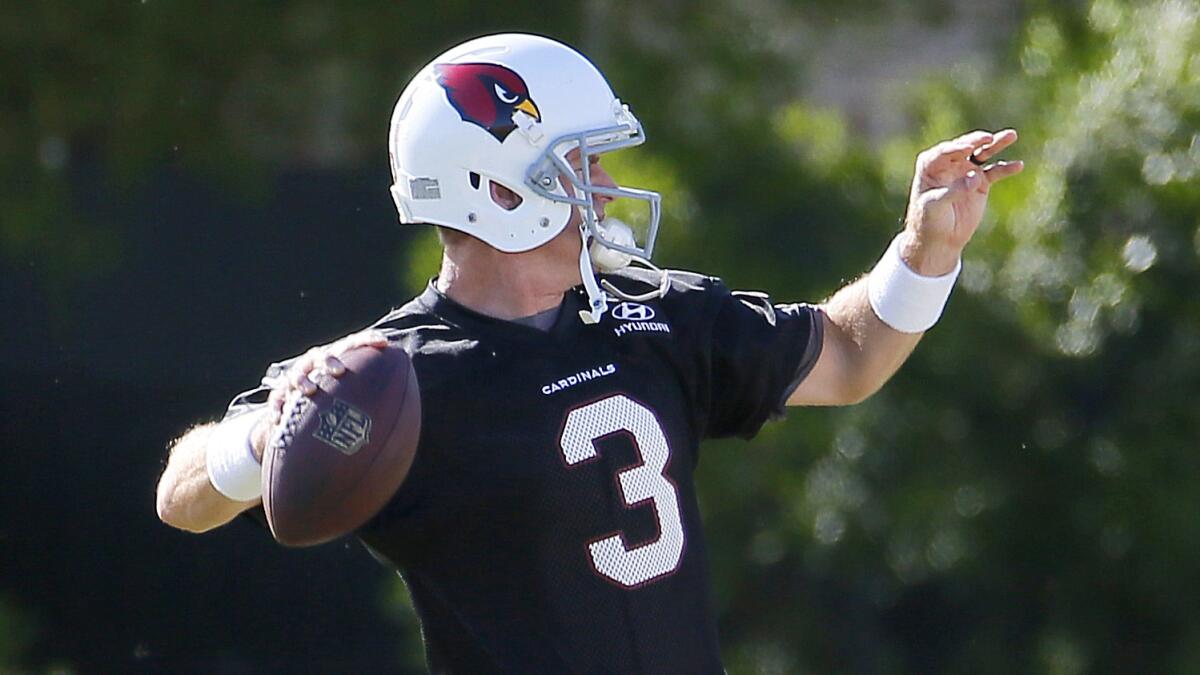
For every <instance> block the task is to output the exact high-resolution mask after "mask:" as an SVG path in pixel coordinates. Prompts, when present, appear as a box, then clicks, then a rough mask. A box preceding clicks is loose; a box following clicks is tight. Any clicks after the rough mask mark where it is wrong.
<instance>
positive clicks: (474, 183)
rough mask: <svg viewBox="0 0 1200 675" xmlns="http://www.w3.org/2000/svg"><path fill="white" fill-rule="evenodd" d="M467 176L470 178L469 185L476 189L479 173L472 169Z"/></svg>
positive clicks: (477, 187)
mask: <svg viewBox="0 0 1200 675" xmlns="http://www.w3.org/2000/svg"><path fill="white" fill-rule="evenodd" d="M467 177H468V178H470V180H471V187H473V188H475V189H476V190H478V189H479V174H477V173H475V172H474V171H472V172H471V173H470V174H468V176H467Z"/></svg>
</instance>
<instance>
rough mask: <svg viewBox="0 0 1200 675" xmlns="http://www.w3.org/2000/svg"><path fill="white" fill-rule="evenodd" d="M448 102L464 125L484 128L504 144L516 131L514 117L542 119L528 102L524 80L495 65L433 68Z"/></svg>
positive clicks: (530, 102) (458, 65)
mask: <svg viewBox="0 0 1200 675" xmlns="http://www.w3.org/2000/svg"><path fill="white" fill-rule="evenodd" d="M434 72H435V73H437V82H438V84H440V85H442V88H444V89H445V90H446V99H447V100H449V101H450V105H452V106H454V109H455V110H457V111H458V114H459V115H460V116H461V117H462V119H463V121H464V122H470V123H471V124H476V125H479V126H480V127H483V128H484V129H486V130H487V131H488V133H490V134H491V135H493V136H495V137H496V140H498V141H500V142H501V143H503V142H504V139H506V138H508V135H509V134H511V133H512V132H513V129H516V128H517V124H516V122H514V121H513V116H514V115H516V114H517V112H518V111H519V112H523V113H525V114H526V115H529V116H530V117H532V118H533V119H534V120H536V121H539V122H540V121H541V119H542V115H541V113H540V112H538V108H537V106H536V105H534V103H533V99H531V98H529V88H528V87H526V86H525V80H523V79H521V76H520V75H517V74H516V73H514V72H513V71H511V70H509V69H508V68H505V67H504V66H498V65H496V64H493V63H442V64H438V65H436V66H434Z"/></svg>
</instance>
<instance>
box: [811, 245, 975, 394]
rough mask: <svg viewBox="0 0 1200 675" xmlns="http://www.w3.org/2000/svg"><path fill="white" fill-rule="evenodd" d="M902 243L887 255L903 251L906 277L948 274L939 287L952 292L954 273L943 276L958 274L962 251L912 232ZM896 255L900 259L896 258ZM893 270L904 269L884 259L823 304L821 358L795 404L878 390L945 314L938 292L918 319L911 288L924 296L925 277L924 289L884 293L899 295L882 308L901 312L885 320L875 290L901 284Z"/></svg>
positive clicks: (920, 306)
mask: <svg viewBox="0 0 1200 675" xmlns="http://www.w3.org/2000/svg"><path fill="white" fill-rule="evenodd" d="M896 243H897V246H896V247H895V248H893V249H892V250H889V251H888V252H887V253H886V254H885V260H886V259H889V256H896V255H897V254H899V259H900V261H902V262H903V267H906V268H907V270H904V271H903V273H902V276H903V275H910V276H911V275H912V274H913V273H914V272H915V273H917V274H918V275H920V276H922V277H926V278H929V277H934V276H937V277H942V279H944V280H946V281H945V282H941V281H938V282H935V285H936V286H939V287H940V288H942V292H948V291H949V286H947V285H945V284H947V283H953V277H947V276H943V275H945V274H946V273H947V272H953V270H954V269H955V267H956V266H957V264H958V260H959V256H960V255H961V251H960V250H959V251H954V250H947V249H945V248H943V247H940V246H931V245H929V244H928V243H924V242H917V241H914V239H913V238H912V237H911V236H908V235H907V234H906V235H903V236H901V237H900V238H899V239H897V242H896ZM891 259H892V260H894V257H893V258H891ZM893 269H898V267H897V266H895V265H892V266H891V267H889V266H888V265H884V264H883V263H882V262H881V266H879V267H876V269H875V270H874V271H873V272H872V273H871V274H870V275H868V276H865V277H863V278H861V279H859V280H858V281H855V282H854V283H852V284H849V285H847V286H845V287H844V288H842V289H841V290H839V291H838V292H837V293H835V294H834V295H833V297H831V298H830V299H829V300H826V301H825V302H824V303H822V304H821V306H820V307H821V309H822V312H823V314H824V319H823V321H824V343H823V345H822V350H821V357H820V359H819V360H818V361H817V364H816V366H815V367H814V368H813V370H812V372H811V373H810V374H809V376H808V378H806V379H805V381H804V382H802V383H801V384H800V386H799V387H798V388H797V389H796V391H795V392H794V393H793V394H792V396H791V397H790V398H789V399H788V404H789V405H846V404H853V403H858V402H860V401H862V400H863V399H865V398H867V397H868V396H870V395H871V394H874V393H875V392H876V391H878V390H879V389H880V387H882V386H883V385H884V384H885V383H886V382H887V381H888V380H889V379H891V377H892V375H894V374H895V373H896V371H897V370H899V368H900V366H901V364H903V363H904V361H905V360H906V359H907V358H908V356H909V355H910V354H911V353H912V351H913V349H914V348H915V347H916V345H917V342H919V341H920V339H921V337H922V335H924V331H923V330H922V328H925V327H927V326H928V325H930V323H932V321H934V320H936V317H937V314H940V310H941V305H942V303H944V301H945V295H939V293H934V296H937V297H933V298H925V299H924V300H923V301H916V305H915V306H916V307H917V308H918V309H919V310H920V311H919V312H917V315H918V316H916V317H914V315H913V314H912V308H913V306H912V302H914V301H915V300H914V296H913V295H912V293H911V292H912V291H915V292H916V296H915V297H923V296H922V293H923V290H922V287H923V286H924V285H925V284H926V283H927V282H926V281H924V280H919V281H918V287H911V288H906V287H904V286H903V285H902V286H901V287H900V288H898V289H897V288H895V287H892V288H891V290H889V291H886V292H884V293H882V294H881V295H880V296H879V297H880V298H882V297H884V296H886V295H888V294H891V296H892V297H893V299H891V300H879V298H877V300H879V301H880V302H883V305H880V306H879V307H884V308H885V309H886V308H889V307H890V311H891V313H892V314H897V312H898V313H899V315H898V316H892V320H891V322H888V321H885V320H884V319H881V318H880V313H879V312H878V311H877V307H876V306H875V305H873V303H872V299H871V298H872V296H871V288H872V287H875V288H876V290H877V291H878V290H879V289H880V288H889V284H893V283H895V281H890V282H889V281H888V279H893V278H894V277H893V274H892V273H891V272H889V270H893ZM881 276H882V278H876V277H881ZM881 285H882V286H881ZM897 290H899V291H900V293H899V294H900V295H901V296H902V298H903V299H906V300H907V302H902V303H901V305H900V307H899V309H898V308H897V307H896V306H894V305H892V304H891V303H894V302H895V300H894V296H895V294H896V292H897ZM931 303H932V304H931ZM920 315H923V316H924V318H923V319H922V318H921V316H920ZM883 316H885V317H887V316H889V314H888V312H886V311H885V312H884V313H883ZM897 319H903V320H902V321H897ZM905 324H912V325H909V326H907V327H906V328H905V330H900V329H898V328H897V327H896V326H905Z"/></svg>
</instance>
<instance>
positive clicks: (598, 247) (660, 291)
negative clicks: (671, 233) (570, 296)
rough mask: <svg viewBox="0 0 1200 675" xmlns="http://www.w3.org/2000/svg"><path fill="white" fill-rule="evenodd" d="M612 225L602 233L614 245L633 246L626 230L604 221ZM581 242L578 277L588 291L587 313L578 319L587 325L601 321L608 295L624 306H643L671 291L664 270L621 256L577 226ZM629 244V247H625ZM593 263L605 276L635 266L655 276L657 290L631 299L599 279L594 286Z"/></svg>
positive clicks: (608, 225) (585, 228) (626, 254)
mask: <svg viewBox="0 0 1200 675" xmlns="http://www.w3.org/2000/svg"><path fill="white" fill-rule="evenodd" d="M607 220H609V221H612V222H611V223H607V222H606V223H605V225H606V227H602V228H601V229H602V230H603V231H604V232H605V233H606V234H608V235H610V236H613V238H614V239H616V240H617V243H620V244H623V245H633V232H632V231H631V230H630V229H629V226H628V225H626V224H624V223H622V222H620V221H618V220H616V219H615V218H610V219H607ZM579 233H580V239H581V240H582V241H583V242H584V245H583V246H581V247H580V251H579V276H580V278H582V279H583V287H584V289H585V290H586V291H587V296H588V309H585V310H580V311H579V318H580V319H582V320H583V322H584V323H586V324H589V325H591V324H594V323H599V322H600V318H601V317H603V316H604V313H605V312H606V311H608V297H607V296H606V295H605V291H607V294H608V295H611V296H613V297H615V298H618V299H620V300H624V301H626V302H646V301H648V300H653V299H655V298H661V297H663V296H664V295H666V294H667V290H668V289H669V288H670V287H671V277H670V276H669V274H668V273H667V271H666V270H664V269H661V268H660V267H658V266H657V265H655V264H654V263H652V262H650V261H649V260H647V259H646V258H643V257H641V256H635V255H631V254H629V253H624V252H621V251H618V250H616V249H613V248H609V247H608V246H606V245H605V241H604V239H603V238H602V237H593V236H592V235H591V233H590V232H588V229H587V226H586V225H582V224H581V225H580V226H579ZM626 240H628V243H626ZM593 260H595V263H596V264H595V267H597V268H599V269H600V270H601V271H604V272H614V271H616V270H619V269H623V268H625V267H628V266H629V265H630V264H631V263H635V262H636V263H638V264H639V265H641V266H642V267H645V268H646V269H649V270H653V271H655V272H658V273H659V275H660V280H659V284H658V288H656V289H654V290H652V291H647V292H645V293H639V294H637V295H633V294H631V293H626V292H625V291H622V290H621V289H619V288H617V287H616V286H615V285H614V284H613V283H612V282H610V281H609V280H608V279H600V280H599V283H597V277H596V272H595V270H594V269H593V267H592V261H593Z"/></svg>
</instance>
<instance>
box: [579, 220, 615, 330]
mask: <svg viewBox="0 0 1200 675" xmlns="http://www.w3.org/2000/svg"><path fill="white" fill-rule="evenodd" d="M579 234H580V235H581V237H582V239H581V241H583V245H582V246H580V247H579V277H580V278H581V279H583V288H584V290H586V291H587V296H588V309H581V310H579V318H580V319H582V320H583V322H584V323H586V324H588V325H591V324H594V323H600V317H602V316H604V313H605V312H607V311H608V298H606V297H604V291H602V290H600V286H599V285H598V284H597V283H596V271H595V270H593V269H592V256H590V255H588V245H587V241H588V233H587V230H586V229H585V228H584V227H583V226H582V225H581V226H580V227H579Z"/></svg>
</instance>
